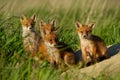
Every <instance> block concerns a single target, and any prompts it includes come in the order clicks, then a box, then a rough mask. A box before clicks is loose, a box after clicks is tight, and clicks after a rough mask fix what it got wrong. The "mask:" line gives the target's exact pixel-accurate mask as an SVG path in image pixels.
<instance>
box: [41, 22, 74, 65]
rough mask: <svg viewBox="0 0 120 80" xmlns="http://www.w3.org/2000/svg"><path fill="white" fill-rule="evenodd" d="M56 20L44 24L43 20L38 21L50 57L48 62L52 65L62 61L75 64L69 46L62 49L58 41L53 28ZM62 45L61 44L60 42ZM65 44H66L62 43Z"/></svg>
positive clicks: (59, 63)
mask: <svg viewBox="0 0 120 80" xmlns="http://www.w3.org/2000/svg"><path fill="white" fill-rule="evenodd" d="M55 22H56V21H52V24H46V23H45V22H43V21H42V22H41V23H40V29H41V34H42V38H43V41H44V44H45V47H46V50H47V53H48V54H49V57H50V61H49V62H50V63H51V64H52V66H54V65H57V66H58V67H60V66H61V64H62V61H63V62H65V64H67V65H73V64H75V54H74V53H73V51H72V50H71V49H70V48H66V49H64V50H62V48H63V46H62V47H61V43H59V42H58V36H57V31H56V30H55V28H54V26H55ZM62 45H63V44H62ZM64 46H66V45H64Z"/></svg>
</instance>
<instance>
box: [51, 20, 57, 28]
mask: <svg viewBox="0 0 120 80" xmlns="http://www.w3.org/2000/svg"><path fill="white" fill-rule="evenodd" d="M50 24H51V25H52V26H53V27H55V26H56V19H53V20H52V21H51V22H50Z"/></svg>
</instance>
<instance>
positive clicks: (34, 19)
mask: <svg viewBox="0 0 120 80" xmlns="http://www.w3.org/2000/svg"><path fill="white" fill-rule="evenodd" d="M31 19H32V20H33V21H34V22H36V15H35V14H33V15H32V16H31Z"/></svg>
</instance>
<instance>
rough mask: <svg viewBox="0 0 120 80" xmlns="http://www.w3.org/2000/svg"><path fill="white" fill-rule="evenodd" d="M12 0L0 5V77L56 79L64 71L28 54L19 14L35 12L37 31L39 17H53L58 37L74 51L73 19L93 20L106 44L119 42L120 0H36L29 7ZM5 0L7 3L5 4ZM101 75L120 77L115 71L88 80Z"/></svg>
mask: <svg viewBox="0 0 120 80" xmlns="http://www.w3.org/2000/svg"><path fill="white" fill-rule="evenodd" d="M14 1H15V2H14V3H11V2H9V1H8V0H6V1H4V2H3V3H4V4H3V5H2V6H0V11H1V12H0V80H58V79H59V75H60V73H61V72H62V71H63V70H53V69H51V68H50V65H49V63H48V62H47V61H46V62H44V63H43V64H38V63H37V62H35V61H33V60H32V59H31V58H28V57H27V55H26V53H25V52H24V49H23V45H22V37H21V32H22V31H21V24H20V20H19V19H20V14H25V15H27V16H28V17H30V16H31V15H32V14H33V13H35V14H36V15H37V24H36V29H37V30H38V31H39V27H38V25H39V22H40V20H41V19H43V20H45V21H46V22H50V21H51V20H52V19H54V18H56V19H57V27H59V30H58V34H59V37H60V38H59V40H60V41H63V42H65V43H67V44H69V45H70V46H71V47H72V48H73V49H74V51H77V50H78V49H80V46H79V38H78V35H77V33H76V29H75V21H80V22H81V23H83V24H88V23H91V22H95V23H96V25H95V29H94V31H93V34H95V35H98V36H100V37H101V38H102V39H104V41H105V43H106V44H107V45H111V44H117V43H120V34H119V32H120V15H119V14H120V8H119V5H118V4H119V0H115V2H116V3H117V4H114V3H113V2H111V0H98V1H96V0H84V1H82V0H81V1H80V0H76V2H75V1H74V0H65V1H63V2H62V1H55V0H53V2H50V1H47V0H45V1H42V0H41V3H40V2H39V0H38V1H37V2H36V3H35V2H34V4H33V5H32V7H29V6H30V5H23V7H24V8H23V7H22V6H20V5H22V3H23V4H25V2H24V1H21V2H20V4H17V2H18V1H17V0H14ZM27 2H29V3H31V0H27ZM27 2H26V4H27ZM66 2H67V3H68V5H66ZM0 3H1V2H0ZM5 4H9V5H6V6H5ZM12 4H14V5H12ZM109 4H112V5H109ZM11 5H12V6H11ZM36 5H39V6H36ZM8 7H10V9H8ZM21 7H22V8H21ZM71 77H72V76H71ZM106 77H109V78H106ZM67 79H70V77H68V78H67ZM103 79H110V80H115V79H116V80H119V79H120V77H118V76H117V75H116V78H114V79H113V78H111V76H98V77H97V78H96V79H91V80H103Z"/></svg>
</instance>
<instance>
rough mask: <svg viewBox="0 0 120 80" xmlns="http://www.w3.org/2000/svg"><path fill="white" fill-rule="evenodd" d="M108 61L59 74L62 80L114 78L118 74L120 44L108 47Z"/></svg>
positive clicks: (119, 67)
mask: <svg viewBox="0 0 120 80" xmlns="http://www.w3.org/2000/svg"><path fill="white" fill-rule="evenodd" d="M108 52H109V56H110V58H109V59H106V60H104V61H101V62H99V63H96V64H94V65H91V66H89V67H85V68H82V69H79V68H72V69H70V70H67V71H66V72H63V73H62V74H61V76H60V77H61V78H62V80H64V79H65V78H66V77H69V78H70V80H88V79H90V78H96V77H98V76H101V75H104V76H114V75H115V74H117V73H120V44H115V45H111V46H109V47H108Z"/></svg>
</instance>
